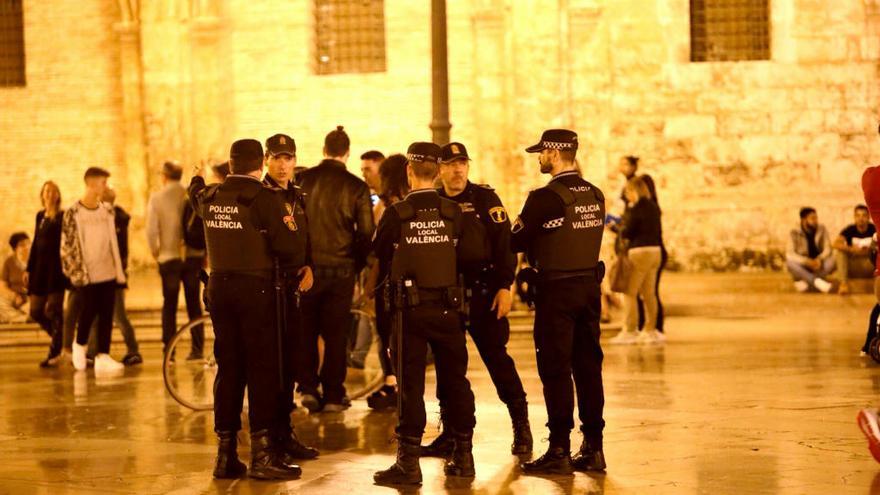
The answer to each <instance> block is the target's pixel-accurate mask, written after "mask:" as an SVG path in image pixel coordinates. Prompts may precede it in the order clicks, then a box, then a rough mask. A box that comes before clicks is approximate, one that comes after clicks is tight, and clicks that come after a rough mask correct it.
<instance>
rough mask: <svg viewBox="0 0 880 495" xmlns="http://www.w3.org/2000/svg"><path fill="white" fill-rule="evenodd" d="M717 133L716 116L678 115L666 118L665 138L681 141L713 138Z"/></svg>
mask: <svg viewBox="0 0 880 495" xmlns="http://www.w3.org/2000/svg"><path fill="white" fill-rule="evenodd" d="M716 133H717V129H716V119H715V116H714V115H699V114H691V115H676V116H670V117H667V118H666V123H665V125H664V127H663V136H664V137H666V138H668V139H680V138H689V137H699V136H713V135H715V134H716Z"/></svg>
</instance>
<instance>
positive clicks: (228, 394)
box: [189, 139, 305, 479]
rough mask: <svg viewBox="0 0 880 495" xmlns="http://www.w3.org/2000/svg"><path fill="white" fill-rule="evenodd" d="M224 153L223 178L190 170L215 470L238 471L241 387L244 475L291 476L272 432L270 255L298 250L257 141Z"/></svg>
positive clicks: (284, 257)
mask: <svg viewBox="0 0 880 495" xmlns="http://www.w3.org/2000/svg"><path fill="white" fill-rule="evenodd" d="M229 155H230V158H229V165H230V169H231V171H232V173H231V174H230V175H229V176H228V177H226V179H225V180H224V181H223V182H222V183H220V184H216V185H212V186H210V187H205V180H204V178H202V177H201V176H199V175H196V176H195V177H193V179H192V183H191V184H190V187H189V195H190V198H191V201H192V204H193V209H194V210H195V211H196V212H197V213H198V215H199V216H201V217H202V218H203V220H204V223H205V240H206V244H207V249H208V259H209V265H210V268H211V276H210V279H209V281H208V289H207V298H208V302H209V304H210V311H211V321H212V323H213V324H214V334H215V341H214V356H215V358H216V360H217V378H216V380H215V383H214V429H215V431H216V432H217V435H218V437H219V439H220V441H219V446H218V453H217V461H216V465H215V468H214V476H215V477H216V478H238V477H241V476H243V475H244V473H245V470H246V467H245V466H244V464H242V463H241V461H239V460H238V454H237V452H236V434H237V433H238V430H239V429H241V420H240V416H241V410H242V401H243V399H244V390H245V387H247V391H248V401H249V410H248V416H249V418H250V428H251V465H250V469H249V470H247V471H248V474H249V475H250V476H251V477H253V478H258V479H295V478H298V477H299V476H300V474H301V469H300V468H299V466H296V465H292V464H288V463H285V462H284V459H283V457H282V455H281V454H279V453H278V452H277V450H276V445H275V442H274V441H273V438H272V431H273V426H274V425H275V424H276V421H277V417H278V410H279V406H278V397H279V390H280V386H281V383H280V376H279V373H280V369H279V362H278V358H277V356H278V353H277V349H278V348H279V342H278V334H277V326H276V321H275V318H276V303H275V297H274V294H273V271H274V267H275V260H274V258H278V260H279V262H280V263H281V265H282V266H303V265H304V264H305V250H304V249H303V248H302V243H300V242H298V240H297V235H296V230H295V229H294V228H293V224H292V222H291V220H290V218H289V216H290V214H289V213H288V212H287V210H286V209H285V207H284V199H283V197H282V195H281V193H280V191H278V190H273V189H269V188H267V187H265V186H264V185H263V184H262V183H261V182H260V177H261V176H262V173H263V147H262V146H261V145H260V142H259V141H255V140H253V139H242V140H239V141H236V142H235V143H233V144H232V148H231V150H230V153H229ZM200 173H201V171H200Z"/></svg>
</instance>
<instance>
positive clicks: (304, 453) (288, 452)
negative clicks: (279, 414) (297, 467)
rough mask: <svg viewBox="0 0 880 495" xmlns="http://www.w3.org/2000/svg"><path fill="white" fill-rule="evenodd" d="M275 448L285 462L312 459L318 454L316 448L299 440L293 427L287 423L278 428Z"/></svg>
mask: <svg viewBox="0 0 880 495" xmlns="http://www.w3.org/2000/svg"><path fill="white" fill-rule="evenodd" d="M275 448H276V450H277V451H278V453H279V454H281V460H282V461H284V463H285V464H296V461H297V460H308V459H314V458H316V457H318V455H320V452H318V449H315V448H312V447H309V446H308V445H305V444H304V443H302V442H300V441H299V438H297V437H296V433H295V432H294V431H293V428H291V427H290V426H289V425H288V426H287V427H284V426H282V427H281V428H279V430H278V434H277V435H276V436H275Z"/></svg>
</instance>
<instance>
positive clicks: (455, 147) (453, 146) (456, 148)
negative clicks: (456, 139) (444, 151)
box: [451, 144, 460, 155]
mask: <svg viewBox="0 0 880 495" xmlns="http://www.w3.org/2000/svg"><path fill="white" fill-rule="evenodd" d="M451 148H452V152H453V153H455V154H456V155H457V154H459V153H460V151H458V145H457V144H453V145H452V146H451Z"/></svg>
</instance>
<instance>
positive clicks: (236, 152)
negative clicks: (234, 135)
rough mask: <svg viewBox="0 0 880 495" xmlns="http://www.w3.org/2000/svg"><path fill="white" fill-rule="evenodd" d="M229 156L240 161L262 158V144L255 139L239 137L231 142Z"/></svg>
mask: <svg viewBox="0 0 880 495" xmlns="http://www.w3.org/2000/svg"><path fill="white" fill-rule="evenodd" d="M229 158H231V159H233V160H241V161H251V160H257V159H259V160H262V159H263V145H261V144H260V142H259V141H257V140H256V139H239V140H238V141H236V142H234V143H232V147H231V148H230V149H229Z"/></svg>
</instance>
